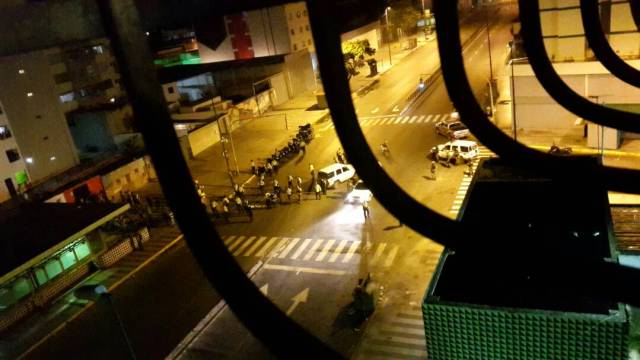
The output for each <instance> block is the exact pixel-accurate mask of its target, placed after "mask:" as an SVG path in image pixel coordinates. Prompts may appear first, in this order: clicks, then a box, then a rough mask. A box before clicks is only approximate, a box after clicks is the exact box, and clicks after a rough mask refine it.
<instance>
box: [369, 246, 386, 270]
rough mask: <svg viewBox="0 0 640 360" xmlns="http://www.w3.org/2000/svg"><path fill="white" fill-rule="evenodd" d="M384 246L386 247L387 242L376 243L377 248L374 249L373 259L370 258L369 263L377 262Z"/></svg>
mask: <svg viewBox="0 0 640 360" xmlns="http://www.w3.org/2000/svg"><path fill="white" fill-rule="evenodd" d="M386 247H387V243H380V244H378V248H377V249H376V252H375V254H374V255H373V259H371V262H369V265H374V264H375V263H377V262H378V260H379V259H380V256H382V252H383V251H384V249H385V248H386Z"/></svg>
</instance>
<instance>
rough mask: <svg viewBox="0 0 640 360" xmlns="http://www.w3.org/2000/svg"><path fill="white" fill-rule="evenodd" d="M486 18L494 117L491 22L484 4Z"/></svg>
mask: <svg viewBox="0 0 640 360" xmlns="http://www.w3.org/2000/svg"><path fill="white" fill-rule="evenodd" d="M484 15H485V16H484V18H485V23H486V27H487V45H488V46H489V101H490V104H491V116H492V117H493V114H494V109H493V60H492V56H491V24H490V23H489V7H488V6H487V5H486V4H485V5H484Z"/></svg>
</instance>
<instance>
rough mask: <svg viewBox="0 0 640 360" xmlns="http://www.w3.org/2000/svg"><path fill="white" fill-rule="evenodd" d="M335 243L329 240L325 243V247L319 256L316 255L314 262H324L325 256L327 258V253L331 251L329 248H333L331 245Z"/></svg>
mask: <svg viewBox="0 0 640 360" xmlns="http://www.w3.org/2000/svg"><path fill="white" fill-rule="evenodd" d="M335 242H336V241H335V240H333V239H331V240H329V241H327V243H326V245H325V246H324V248H322V251H321V252H320V255H318V257H316V261H322V260H324V258H325V256H327V253H328V252H329V250H330V249H331V247H332V246H333V244H334V243H335Z"/></svg>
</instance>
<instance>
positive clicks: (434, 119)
mask: <svg viewBox="0 0 640 360" xmlns="http://www.w3.org/2000/svg"><path fill="white" fill-rule="evenodd" d="M440 115H441V114H437V115H436V116H435V117H434V118H433V122H434V123H435V122H438V119H439V118H440Z"/></svg>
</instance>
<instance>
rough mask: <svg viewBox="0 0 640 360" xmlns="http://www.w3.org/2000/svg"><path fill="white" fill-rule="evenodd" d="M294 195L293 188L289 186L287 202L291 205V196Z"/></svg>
mask: <svg viewBox="0 0 640 360" xmlns="http://www.w3.org/2000/svg"><path fill="white" fill-rule="evenodd" d="M292 193H293V190H291V186H287V200H288V202H289V204H291V194H292Z"/></svg>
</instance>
